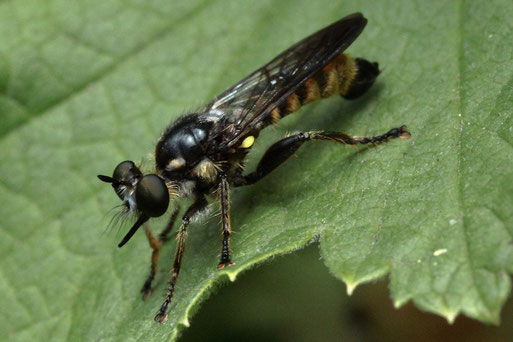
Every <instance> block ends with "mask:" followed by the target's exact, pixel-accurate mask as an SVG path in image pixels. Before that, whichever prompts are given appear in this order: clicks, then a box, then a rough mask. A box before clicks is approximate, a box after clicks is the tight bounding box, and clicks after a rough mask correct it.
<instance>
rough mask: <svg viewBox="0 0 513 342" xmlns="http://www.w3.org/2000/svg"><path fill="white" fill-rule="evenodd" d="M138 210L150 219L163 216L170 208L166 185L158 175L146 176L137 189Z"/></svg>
mask: <svg viewBox="0 0 513 342" xmlns="http://www.w3.org/2000/svg"><path fill="white" fill-rule="evenodd" d="M135 201H136V203H137V209H139V210H140V211H141V212H142V213H143V214H145V215H146V216H149V217H159V216H162V215H163V214H164V213H165V212H166V210H167V207H168V206H169V192H168V190H167V186H166V183H165V182H164V181H163V180H162V178H160V177H159V176H157V175H146V176H144V177H143V178H142V179H141V180H140V181H139V183H138V184H137V187H136V189H135Z"/></svg>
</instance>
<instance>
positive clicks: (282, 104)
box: [98, 13, 410, 323]
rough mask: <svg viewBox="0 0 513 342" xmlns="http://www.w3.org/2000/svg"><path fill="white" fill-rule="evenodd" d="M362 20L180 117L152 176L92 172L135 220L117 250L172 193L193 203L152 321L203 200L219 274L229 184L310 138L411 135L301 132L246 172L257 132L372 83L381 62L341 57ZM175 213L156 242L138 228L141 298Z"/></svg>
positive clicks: (120, 169) (367, 140) (226, 246)
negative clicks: (217, 220) (213, 228)
mask: <svg viewBox="0 0 513 342" xmlns="http://www.w3.org/2000/svg"><path fill="white" fill-rule="evenodd" d="M366 24H367V19H365V18H364V17H363V16H362V14H360V13H354V14H351V15H349V16H347V17H345V18H342V19H340V20H339V21H337V22H335V23H333V24H331V25H329V26H327V27H325V28H323V29H321V30H320V31H318V32H316V33H314V34H312V35H311V36H309V37H307V38H305V39H303V40H301V41H300V42H298V43H296V44H294V45H292V46H291V47H290V48H288V49H287V50H285V51H284V52H282V53H281V54H279V55H278V56H277V57H275V58H274V59H273V60H271V61H270V62H269V63H267V64H266V65H264V66H263V67H261V68H259V69H257V70H256V71H255V72H253V73H251V74H250V75H248V76H247V77H245V78H243V79H242V80H241V81H239V82H237V83H236V84H235V85H233V86H232V87H230V88H228V89H227V90H226V91H224V92H223V93H221V94H220V95H219V96H217V97H216V98H215V99H214V100H212V101H211V102H210V103H209V104H207V105H206V106H205V107H203V108H202V109H201V110H200V111H198V112H197V113H191V114H186V115H183V116H181V117H180V118H179V119H178V120H176V121H175V122H174V123H173V124H171V125H170V126H169V127H167V129H166V130H165V131H164V133H163V134H162V136H161V137H160V139H159V141H158V143H157V145H156V147H155V170H154V172H153V173H150V174H146V175H143V173H142V172H141V171H140V169H139V168H138V167H137V166H136V165H135V164H134V163H133V162H132V161H124V162H121V163H120V164H119V165H118V166H117V167H116V168H115V169H114V172H113V175H112V177H109V176H103V175H100V176H98V178H100V180H102V181H103V182H106V183H110V184H111V185H112V187H113V188H114V190H115V192H116V194H117V195H118V197H119V198H120V199H121V200H122V201H123V203H124V206H125V207H126V208H127V210H129V211H130V212H132V213H134V214H135V215H136V217H137V221H136V222H135V223H134V225H133V226H132V228H131V229H130V230H129V231H128V233H127V234H126V235H125V237H124V238H123V239H122V240H121V242H120V243H119V244H118V246H119V247H122V246H123V245H124V244H125V243H127V242H128V241H129V240H130V238H131V237H132V236H133V235H134V234H135V232H136V231H137V230H138V229H139V227H140V226H142V225H143V224H144V223H146V222H147V221H148V220H149V219H150V218H152V217H159V216H162V215H163V214H164V213H165V212H166V211H167V210H168V206H169V204H170V202H172V201H173V200H174V199H175V198H176V197H187V198H189V199H190V200H191V201H192V204H191V205H190V206H189V208H188V209H187V210H186V211H185V214H184V215H183V217H182V224H181V226H180V228H179V229H178V233H177V239H178V242H177V244H178V245H177V250H176V256H175V260H174V262H173V266H172V269H171V279H170V281H169V288H168V291H167V295H166V298H165V300H164V302H163V303H162V305H161V307H160V309H159V311H158V313H157V315H156V316H155V320H156V321H157V322H160V323H163V322H164V321H165V320H166V319H167V310H168V306H169V304H170V302H171V298H172V296H173V293H174V290H175V285H176V281H177V279H178V275H179V272H180V267H181V263H182V256H183V252H184V249H185V237H186V235H187V227H188V225H189V223H190V222H191V220H193V219H194V218H196V217H198V215H199V214H200V213H202V212H205V210H206V209H207V207H208V206H209V202H208V201H207V197H213V198H215V199H216V200H217V201H218V203H219V205H220V215H221V223H222V234H223V238H222V244H221V257H220V262H219V264H218V266H217V268H218V269H222V268H224V267H225V266H230V265H233V264H234V262H233V261H232V260H231V257H230V252H231V250H230V234H231V233H232V229H231V224H230V197H229V194H230V188H232V187H239V186H244V185H251V184H254V183H256V182H258V181H259V180H260V179H262V178H263V177H265V176H266V175H268V174H269V173H271V171H273V170H274V169H275V168H277V167H278V166H279V165H281V164H282V163H284V162H285V161H286V160H287V159H288V158H289V157H290V156H291V155H292V154H294V153H295V152H296V151H297V150H298V149H299V148H300V147H301V145H303V143H304V142H307V141H310V140H327V141H332V142H338V143H342V144H348V145H353V146H354V145H356V144H364V145H368V144H372V145H376V144H379V143H384V142H387V141H389V140H391V139H395V138H408V137H409V136H410V133H409V132H408V131H407V129H406V126H399V127H398V128H393V129H391V130H389V131H388V132H386V133H384V134H382V135H376V136H372V137H355V136H350V135H348V134H345V133H342V132H330V131H309V132H299V133H296V134H293V135H290V136H287V137H286V138H284V139H282V140H279V141H277V142H276V143H274V144H273V145H272V146H271V147H270V148H269V149H268V150H267V152H266V153H265V154H264V156H263V157H262V159H261V160H260V162H259V164H258V166H257V168H256V170H255V171H253V172H250V173H247V174H244V173H245V172H244V160H245V158H246V156H247V154H248V152H249V151H250V149H251V148H252V147H253V145H254V143H255V141H256V139H257V138H258V135H259V133H260V131H261V130H262V129H264V128H265V127H267V126H269V125H273V124H276V123H278V122H279V121H280V120H281V119H282V118H284V117H285V116H287V115H289V114H291V113H293V112H295V111H297V110H298V109H300V108H301V107H302V106H304V105H306V104H308V103H310V102H313V101H316V100H319V99H323V98H327V97H330V96H332V95H336V94H339V95H340V96H342V97H343V98H345V99H348V100H352V99H356V98H358V97H360V96H361V95H363V94H364V93H365V92H366V91H367V90H368V89H369V88H370V87H371V86H372V84H373V83H374V81H375V80H376V78H377V77H378V75H379V73H380V71H379V67H378V64H377V63H372V62H369V61H367V60H365V59H362V58H353V57H351V56H349V55H347V54H344V53H343V51H344V50H345V49H346V48H347V47H348V46H349V45H351V43H352V42H353V41H354V40H355V39H356V38H357V37H358V36H359V35H360V33H361V32H362V31H363V29H364V27H365V25H366ZM177 217H178V209H177V208H176V209H175V210H173V214H172V215H171V218H170V220H169V222H168V224H167V226H166V227H165V228H164V230H163V231H162V232H161V233H160V234H159V236H158V238H156V237H155V236H154V235H153V233H152V231H151V230H150V228H149V227H147V226H145V233H146V236H147V238H148V241H149V242H150V246H151V247H152V248H153V254H152V259H151V261H152V262H151V269H150V275H149V276H148V278H147V280H146V281H145V283H144V285H143V287H142V289H141V293H142V296H143V298H144V299H147V298H148V297H149V296H150V294H151V284H152V281H153V279H154V278H155V274H156V269H157V261H158V255H159V251H160V247H161V246H162V244H163V243H164V242H165V241H166V240H167V239H168V234H169V232H170V231H171V230H172V227H173V225H174V222H175V220H176V219H177Z"/></svg>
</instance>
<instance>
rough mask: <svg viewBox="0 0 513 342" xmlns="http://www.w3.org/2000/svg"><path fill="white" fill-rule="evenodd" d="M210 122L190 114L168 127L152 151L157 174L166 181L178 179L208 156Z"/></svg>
mask: <svg viewBox="0 0 513 342" xmlns="http://www.w3.org/2000/svg"><path fill="white" fill-rule="evenodd" d="M211 127H212V122H211V121H207V120H204V117H202V115H201V114H189V115H186V116H184V117H182V118H181V119H179V120H178V121H177V123H175V124H174V125H172V126H170V127H169V128H168V129H167V130H166V131H165V132H164V134H163V135H162V136H161V137H160V139H159V141H158V143H157V146H156V148H155V163H156V168H157V172H158V173H159V174H161V175H162V176H164V177H165V178H166V179H167V180H177V179H181V178H183V177H184V175H186V174H187V173H190V172H191V171H192V170H193V169H194V168H195V167H196V166H197V165H198V164H199V163H200V162H201V161H202V160H204V159H205V157H206V155H207V150H208V148H209V146H208V143H207V142H208V137H209V133H210V130H211Z"/></svg>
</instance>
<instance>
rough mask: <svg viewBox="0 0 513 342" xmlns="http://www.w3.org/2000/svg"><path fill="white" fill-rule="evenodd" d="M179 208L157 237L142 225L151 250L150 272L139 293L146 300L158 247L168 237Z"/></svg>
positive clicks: (154, 269)
mask: <svg viewBox="0 0 513 342" xmlns="http://www.w3.org/2000/svg"><path fill="white" fill-rule="evenodd" d="M179 210H180V209H179V208H176V210H175V211H174V212H173V215H172V216H171V218H170V220H169V222H168V224H167V225H166V227H165V228H164V229H163V230H162V232H161V233H160V234H159V238H158V240H157V238H155V235H153V232H152V231H151V229H150V227H149V226H148V224H145V225H144V233H145V234H146V237H147V238H148V243H149V244H150V247H151V249H152V250H153V252H152V253H151V266H150V274H149V276H148V278H146V281H145V282H144V285H143V287H142V289H141V294H142V298H143V300H147V299H148V298H150V295H151V283H152V282H153V279H155V274H156V273H157V263H158V260H159V253H160V248H161V247H162V245H163V244H164V242H166V241H167V240H168V239H169V238H168V234H169V232H170V231H171V229H173V226H174V224H175V221H176V218H177V217H178V212H179Z"/></svg>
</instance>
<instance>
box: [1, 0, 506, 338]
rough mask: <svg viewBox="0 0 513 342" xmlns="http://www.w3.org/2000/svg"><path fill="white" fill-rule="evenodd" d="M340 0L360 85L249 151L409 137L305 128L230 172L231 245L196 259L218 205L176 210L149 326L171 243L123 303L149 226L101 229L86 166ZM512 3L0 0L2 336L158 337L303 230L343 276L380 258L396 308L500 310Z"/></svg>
mask: <svg viewBox="0 0 513 342" xmlns="http://www.w3.org/2000/svg"><path fill="white" fill-rule="evenodd" d="M355 11H361V12H363V13H364V14H365V16H366V17H367V18H368V19H369V25H368V26H367V28H366V29H365V31H364V33H363V34H362V36H361V37H360V38H359V39H358V40H357V41H356V42H355V43H354V44H353V46H351V48H350V49H349V52H350V53H351V54H353V55H355V56H363V57H365V58H367V59H369V60H377V61H379V62H380V65H381V66H382V67H383V68H384V72H383V73H382V75H381V76H380V78H379V81H378V83H377V84H376V86H375V87H374V88H373V89H372V90H371V92H370V93H369V94H368V95H367V96H365V97H364V98H362V99H360V100H358V101H355V102H344V101H341V100H340V99H338V98H334V99H331V100H326V101H323V102H321V103H319V104H315V105H311V106H309V107H307V108H306V109H304V110H302V111H301V112H300V113H299V114H298V115H295V116H293V117H290V118H287V119H286V120H284V122H283V123H280V127H278V128H274V129H269V130H267V131H265V134H264V135H263V136H262V137H261V138H260V139H259V140H258V143H257V146H256V148H255V150H254V151H253V152H252V154H251V156H250V157H251V161H252V165H254V164H255V162H256V161H257V160H258V157H259V156H260V155H261V154H262V153H263V151H264V150H265V148H266V147H267V146H269V144H270V143H271V142H272V141H274V140H276V139H277V138H279V137H281V136H283V135H284V134H285V132H287V131H292V130H304V129H312V128H315V129H334V128H336V129H339V130H342V131H347V132H351V133H352V134H358V135H364V134H378V133H382V132H384V131H386V130H388V129H389V128H391V127H394V126H397V125H399V124H403V123H404V124H407V125H408V127H409V128H410V130H411V132H412V134H413V137H412V139H410V140H408V141H404V140H402V141H394V142H392V143H390V144H387V145H386V146H383V147H382V148H379V149H372V150H371V151H362V152H361V153H355V152H354V150H352V149H350V148H346V149H344V148H341V147H340V146H334V145H330V144H323V143H318V144H317V143H316V144H310V145H309V146H306V147H304V148H303V149H302V150H301V151H299V153H298V156H299V158H297V159H294V160H291V161H289V162H288V163H287V164H286V166H285V167H283V168H281V169H280V170H278V171H276V172H275V174H274V175H273V176H272V177H269V178H267V179H265V180H263V181H262V182H260V183H259V184H257V185H255V186H252V187H248V188H246V189H240V190H237V191H234V196H233V205H232V210H233V215H232V217H233V226H234V227H235V230H236V231H237V234H236V235H235V236H234V238H233V249H234V260H235V261H236V262H237V265H236V266H235V267H232V268H229V269H227V270H224V271H221V272H218V271H216V269H215V266H216V264H217V261H218V252H219V248H220V236H219V227H218V223H217V222H216V221H217V219H213V220H210V222H208V223H207V224H203V225H202V224H196V225H194V226H193V227H191V229H190V234H189V239H188V244H187V253H186V256H185V259H184V267H183V271H182V274H181V278H180V280H179V285H178V288H177V292H176V297H175V300H174V303H173V305H172V307H171V314H170V317H169V321H168V323H166V324H164V325H156V324H154V322H153V321H152V317H153V315H154V313H155V311H156V309H157V308H158V306H159V305H160V302H161V300H162V293H163V292H164V290H165V287H166V281H167V278H168V271H167V268H168V267H169V266H170V263H171V261H170V260H171V259H172V255H173V254H174V251H173V249H174V246H173V244H172V243H170V246H169V247H168V248H166V250H165V252H164V253H163V254H162V256H161V263H160V264H159V266H160V271H159V273H158V276H157V279H156V282H155V289H154V295H153V296H152V298H151V299H150V300H149V301H148V302H142V301H141V300H140V298H139V295H138V293H139V289H140V286H141V285H142V282H143V280H144V277H145V276H146V272H148V266H149V265H148V262H149V257H150V255H149V253H150V252H149V249H148V246H147V243H146V241H145V238H144V236H143V234H138V235H137V236H135V237H134V241H131V242H130V245H129V246H127V247H125V248H123V249H120V250H118V249H117V248H116V247H115V245H116V243H117V242H118V240H119V239H120V237H121V235H122V232H121V233H112V234H109V235H107V236H103V237H102V236H101V233H102V231H103V230H104V227H105V226H106V225H107V223H108V219H109V216H110V214H109V213H107V211H108V208H111V207H112V206H113V205H115V204H118V202H117V199H116V198H115V196H114V194H113V193H112V191H111V190H107V187H106V186H105V185H104V184H100V183H99V182H98V180H97V179H96V177H95V175H96V174H98V173H108V172H110V170H112V169H113V167H114V166H115V165H116V164H117V163H118V162H119V161H121V160H125V159H133V160H139V158H141V157H144V156H146V155H148V153H151V151H152V149H153V146H154V143H155V141H156V139H157V138H158V136H159V134H160V132H161V131H162V130H163V128H164V127H165V126H166V125H167V124H168V123H169V122H170V121H172V120H173V119H174V118H176V117H177V116H179V115H180V114H181V113H183V112H184V110H187V109H189V108H194V107H195V106H200V105H202V104H204V103H206V102H207V101H209V100H210V99H211V98H212V97H213V96H215V95H216V94H218V93H219V92H221V91H222V90H224V89H225V88H226V87H228V86H229V85H231V84H233V83H234V82H236V81H237V80H238V79H240V78H242V77H243V76H245V75H246V74H248V73H249V72H251V71H252V70H254V69H255V68H257V67H259V66H260V65H262V64H263V63H265V62H266V61H267V60H269V59H270V58H272V57H274V56H275V55H276V54H277V53H278V52H280V51H281V50H283V49H284V48H286V47H288V46H289V45H291V44H292V43H293V42H295V41H297V40H299V39H301V38H303V37H304V36H306V35H307V34H309V33H311V32H313V31H315V30H316V29H319V28H321V27H323V26H325V25H327V24H328V23H330V22H332V21H334V20H336V19H338V18H340V17H342V16H343V15H345V14H348V13H351V12H355ZM512 14H513V5H512V4H511V2H510V1H505V0H504V1H499V0H497V1H493V2H488V3H479V2H476V1H474V2H472V1H453V2H446V1H431V2H429V3H425V2H422V1H393V2H392V1H382V2H379V3H376V2H372V1H363V2H362V1H360V2H356V1H346V2H332V1H324V0H323V1H316V2H311V1H306V0H300V1H270V0H268V1H259V2H257V3H251V4H249V3H242V2H237V1H224V2H222V3H221V2H212V1H199V0H198V1H180V2H178V1H173V2H169V1H156V0H155V1H150V2H149V1H142V0H141V1H136V0H125V1H109V2H103V1H87V2H85V1H83V2H70V1H67V0H53V1H46V2H41V1H33V0H32V1H30V0H19V1H16V2H14V1H3V2H0V23H1V24H0V37H1V38H0V40H1V44H0V118H1V122H2V124H1V127H0V151H1V154H0V187H1V193H2V195H1V196H0V215H1V217H2V222H1V223H0V289H1V291H0V293H1V295H0V302H1V303H2V307H1V309H0V313H1V317H2V320H1V323H0V327H1V329H0V334H1V335H0V338H2V339H9V340H20V341H22V340H28V339H39V340H52V339H54V340H55V339H59V340H60V339H68V340H76V339H82V340H99V339H103V340H124V341H125V340H145V341H148V340H156V339H159V340H161V339H162V338H168V339H169V338H172V337H174V336H176V334H177V332H178V330H177V329H178V328H179V327H180V326H181V325H180V323H182V324H185V323H187V322H188V318H189V317H190V314H191V310H194V309H195V308H196V305H197V303H198V302H199V301H200V299H202V298H203V297H204V296H205V294H206V293H207V292H208V289H209V288H210V287H211V286H212V285H213V284H214V283H215V282H216V281H217V280H218V279H220V278H223V277H224V276H225V275H229V276H231V277H232V278H235V276H236V274H237V273H238V272H240V271H241V270H243V269H246V268H248V267H251V266H252V265H254V264H255V263H257V262H259V261H261V260H264V259H266V258H268V257H269V256H272V255H275V254H280V253H285V252H289V251H292V250H294V249H297V248H300V247H302V246H303V245H305V244H306V243H308V242H309V241H311V240H312V239H317V238H318V239H319V240H320V246H321V252H322V256H323V258H324V260H325V263H326V264H327V265H328V267H329V269H330V271H331V272H332V273H333V274H334V275H336V276H337V277H339V278H341V279H342V280H344V281H345V282H346V283H347V284H348V289H349V290H350V291H351V290H352V289H354V287H355V286H356V285H358V284H360V283H361V282H365V281H369V280H372V279H376V278H377V277H381V276H384V275H386V274H387V273H389V272H390V274H391V276H390V279H391V291H392V297H393V300H394V303H395V304H396V305H397V306H399V305H402V304H403V303H405V302H407V301H408V300H410V299H412V300H413V301H414V302H415V303H416V304H417V305H418V306H419V307H420V308H422V309H424V310H427V311H431V312H435V313H438V314H441V315H443V316H445V317H446V318H447V319H449V320H450V321H451V320H453V319H454V317H455V315H457V314H458V313H460V312H463V313H465V314H466V315H468V316H470V317H474V318H477V319H480V320H482V321H485V322H498V319H499V310H500V307H501V305H502V303H503V302H504V300H505V298H506V297H507V295H508V293H509V290H510V279H509V276H508V272H509V273H511V272H512V271H513V245H512V243H511V241H512V238H511V236H512V232H513V225H512V223H513V216H512V213H513V210H512V203H513V198H512V197H513V184H512V183H511V179H512V171H511V170H512V168H511V160H513V159H512V158H513V153H512V152H513V151H512V146H513V143H512V131H513V128H512V127H513V123H512V117H513V116H512V115H511V113H512V109H511V104H512V99H513V68H512V67H511V60H512V52H513V51H512V50H513V44H512V38H511V37H513V35H512V28H511V25H507V24H506V23H508V22H509V20H510V18H511V16H512ZM149 165H150V166H151V163H150V164H149ZM102 217H103V218H104V219H103V220H101V219H100V218H102ZM164 222H165V221H163V220H160V221H159V220H155V221H154V222H153V223H152V226H153V227H155V228H157V227H159V226H160V225H162V224H163V223H164ZM305 276H306V275H305Z"/></svg>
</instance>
